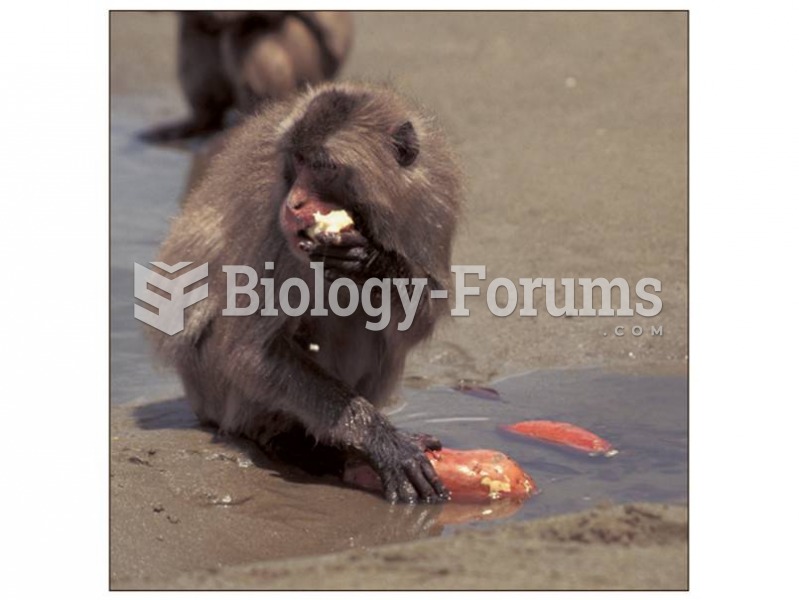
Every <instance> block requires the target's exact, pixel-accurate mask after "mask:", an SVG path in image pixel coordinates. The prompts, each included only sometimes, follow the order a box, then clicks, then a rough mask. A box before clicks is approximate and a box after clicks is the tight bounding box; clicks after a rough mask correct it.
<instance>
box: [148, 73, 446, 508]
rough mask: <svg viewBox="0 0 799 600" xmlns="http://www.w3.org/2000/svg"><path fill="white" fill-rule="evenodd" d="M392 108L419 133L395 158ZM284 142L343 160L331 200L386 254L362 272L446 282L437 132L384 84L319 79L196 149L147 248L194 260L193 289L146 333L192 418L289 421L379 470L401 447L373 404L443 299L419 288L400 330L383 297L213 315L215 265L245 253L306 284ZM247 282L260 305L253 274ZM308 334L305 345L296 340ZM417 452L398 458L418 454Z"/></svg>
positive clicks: (269, 430)
mask: <svg viewBox="0 0 799 600" xmlns="http://www.w3.org/2000/svg"><path fill="white" fill-rule="evenodd" d="M403 123H410V124H412V128H413V130H414V131H415V133H416V134H417V136H418V146H419V154H418V158H416V160H415V161H414V162H413V163H412V164H411V165H410V166H407V167H404V166H401V165H400V164H398V154H397V150H396V149H395V147H394V146H393V145H392V137H391V134H392V132H393V131H396V130H397V127H398V126H400V125H402V124H403ZM300 152H317V153H319V152H322V153H324V155H325V156H326V157H328V158H329V160H330V161H332V162H333V163H335V164H336V165H337V166H338V168H340V169H344V170H345V172H346V173H347V177H348V179H347V184H346V190H347V198H346V200H344V202H347V206H346V208H347V209H348V210H350V211H351V212H352V213H353V214H357V215H358V218H359V220H360V221H359V222H360V223H361V224H362V226H363V230H364V233H365V234H366V236H367V237H368V238H369V239H370V240H371V242H370V243H372V242H373V243H374V247H375V248H377V249H378V251H379V253H380V255H381V257H383V256H391V257H395V258H394V259H393V262H391V261H388V262H386V263H385V264H389V265H391V264H396V265H398V266H397V268H396V269H389V270H394V271H396V272H393V273H379V274H377V275H378V276H386V277H396V276H406V277H407V276H413V277H425V276H426V277H429V278H430V283H429V286H428V288H426V292H427V290H429V288H430V287H438V288H446V287H447V285H448V281H449V268H450V255H451V249H452V237H453V234H454V230H455V225H456V220H457V216H458V212H459V201H460V179H459V175H458V171H457V169H456V167H455V164H454V162H453V159H452V157H451V156H450V153H449V151H448V150H447V147H446V144H445V142H444V139H443V136H442V134H441V132H440V131H439V129H438V128H437V127H436V126H435V125H434V123H433V122H432V121H431V120H430V119H428V118H426V117H423V116H422V115H421V114H420V113H419V112H417V111H416V110H414V109H413V108H411V107H410V106H409V104H408V103H407V102H406V101H404V100H402V99H401V98H399V97H398V96H397V95H396V94H395V93H394V92H392V91H390V90H389V89H387V88H383V87H375V86H365V85H353V84H325V85H322V86H320V87H317V88H316V89H313V90H311V91H309V92H307V93H305V94H303V95H301V96H299V97H298V98H296V99H295V100H292V101H288V102H282V103H277V104H273V105H271V106H269V107H266V108H265V109H264V110H263V111H262V112H261V113H260V114H258V115H256V116H255V117H253V118H251V119H249V120H248V121H246V122H245V123H243V124H242V125H241V126H240V127H239V128H237V130H235V131H232V132H231V134H230V136H229V137H228V139H227V140H226V143H225V145H224V148H223V149H222V151H221V152H220V154H219V155H218V156H215V157H214V158H213V159H212V160H211V164H210V168H209V171H208V173H207V176H205V177H204V178H203V179H202V181H201V182H200V184H199V186H198V187H197V189H196V190H195V191H194V192H193V193H192V194H191V195H190V196H189V198H188V200H187V202H186V205H185V208H184V210H183V212H182V214H181V215H180V216H179V217H178V218H177V220H176V221H175V222H174V223H173V226H172V229H171V232H170V233H169V236H168V237H167V239H166V241H165V242H164V244H163V247H162V249H161V253H160V257H159V260H161V261H164V262H166V263H169V264H173V263H175V262H179V261H193V262H194V263H195V264H199V263H203V262H207V263H209V298H207V299H206V300H204V301H202V302H200V303H198V304H195V305H193V306H191V307H189V308H188V309H187V310H186V314H185V318H186V327H185V329H184V331H183V332H181V333H179V334H177V335H175V336H172V337H169V336H166V335H161V334H156V344H157V347H158V350H159V351H160V353H161V355H162V356H164V357H165V358H166V359H167V360H168V361H169V362H170V363H172V364H173V365H175V366H176V368H177V370H178V372H179V373H180V375H181V377H182V379H183V382H184V386H185V390H186V394H187V397H188V398H189V400H190V402H191V404H192V406H193V407H194V410H195V411H196V412H197V414H198V415H199V417H200V418H201V419H203V420H204V421H207V422H211V423H214V424H216V425H217V426H219V427H220V428H221V429H222V430H223V431H225V432H229V433H233V434H239V435H244V436H248V437H251V438H254V439H259V440H260V441H262V442H268V441H269V440H270V439H272V438H274V436H275V435H277V434H279V433H280V432H282V431H285V430H287V429H290V428H292V427H300V428H301V429H302V430H303V431H304V432H305V433H307V434H308V435H309V436H312V437H313V438H314V440H316V441H317V442H318V443H320V444H323V445H327V446H331V447H333V448H337V449H340V450H343V451H345V452H346V453H349V454H360V455H362V456H364V457H365V458H366V459H367V460H370V461H371V462H372V463H373V464H375V465H376V468H378V470H381V469H382V470H383V475H384V483H386V480H387V479H389V480H390V479H391V477H392V475H391V474H390V473H389V474H386V471H390V470H391V469H392V468H395V467H396V465H393V466H391V467H387V466H386V465H385V464H382V463H385V462H389V463H391V462H392V461H394V460H395V457H394V456H393V454H392V453H395V454H396V453H397V452H399V450H396V448H395V447H399V448H401V449H402V450H403V452H405V454H407V453H408V452H409V451H408V449H407V443H406V442H405V441H403V439H402V438H401V436H400V435H399V434H398V432H396V430H394V429H393V427H391V426H390V425H389V424H388V422H387V421H386V420H385V418H384V417H382V416H381V415H380V414H379V413H378V412H377V411H376V410H375V409H374V408H373V407H374V406H381V405H383V404H384V403H385V402H386V401H387V400H388V398H389V395H390V394H391V392H392V390H393V389H394V386H395V385H396V383H397V381H398V378H399V377H400V375H401V373H402V370H403V367H404V363H405V358H406V355H407V353H408V351H409V350H410V349H411V348H412V347H413V346H414V345H415V344H417V343H418V342H419V341H421V340H423V339H424V338H426V337H427V336H429V335H430V334H431V333H432V331H433V328H434V325H435V322H436V321H437V319H438V318H439V317H440V316H441V315H442V314H444V313H445V312H446V311H447V307H448V304H447V302H446V301H441V300H432V299H430V298H429V297H428V296H427V295H425V296H424V297H423V300H422V304H421V305H420V309H419V311H417V314H416V318H415V319H414V322H413V325H412V327H411V328H410V329H409V330H408V331H404V332H403V331H398V330H397V328H396V324H397V322H398V321H400V320H402V318H403V317H404V315H403V314H401V313H402V310H401V308H400V307H399V305H398V304H397V305H395V306H394V308H393V310H392V321H391V323H390V324H389V326H388V327H387V328H386V329H385V330H383V331H378V332H375V331H370V330H367V329H366V327H365V323H366V320H367V319H369V318H370V317H367V315H366V314H365V313H364V312H363V311H362V310H361V308H360V307H359V309H358V311H356V312H355V314H353V315H351V316H349V317H338V316H335V315H333V314H332V312H331V313H330V315H329V316H327V317H313V316H310V315H305V316H300V317H288V316H286V315H284V314H282V313H281V316H279V317H263V316H261V315H260V314H258V313H256V314H254V315H252V316H247V317H223V316H221V313H222V309H223V308H224V306H225V303H226V296H225V291H226V280H225V277H226V275H225V274H224V273H223V271H222V266H223V265H248V266H251V267H253V268H255V269H256V271H258V273H259V277H264V276H266V275H267V273H266V272H265V270H264V263H265V262H267V261H271V262H274V263H275V270H274V272H272V273H269V276H271V277H273V278H274V280H275V290H279V289H280V286H281V284H282V282H284V281H285V280H286V279H288V278H289V277H300V278H302V279H303V280H305V281H306V282H307V284H308V287H309V289H310V290H311V298H313V297H314V280H313V271H312V270H311V269H310V266H309V261H308V260H307V259H305V260H303V259H302V257H298V256H296V255H295V254H294V253H292V252H291V251H290V249H289V248H288V246H287V243H286V238H285V236H284V235H283V233H282V232H281V230H280V226H279V223H278V221H279V218H280V217H279V214H280V210H281V207H282V206H283V204H284V202H285V201H286V197H287V195H288V193H289V190H290V189H291V186H292V182H291V181H290V180H288V181H287V180H286V177H285V173H286V169H287V166H288V163H289V162H290V161H291V160H292V158H291V157H292V156H295V155H296V154H298V153H300ZM326 287H327V286H326ZM256 291H257V292H258V294H259V299H260V305H259V308H260V307H261V306H263V305H264V298H263V293H264V292H263V288H262V286H260V285H259V286H257V287H256ZM308 340H310V341H312V342H315V343H317V344H318V345H319V346H320V350H319V352H316V353H312V352H309V351H308V344H307V341H308ZM376 438H383V439H376ZM380 444H383V445H384V446H386V448H383V447H382V446H381V447H378V446H379V445H380ZM395 451H396V452H395ZM400 454H402V453H401V452H400ZM417 454H418V453H417ZM417 454H414V456H413V459H414V460H418V461H422V460H424V461H426V458H424V455H423V454H422V455H421V458H419V456H418V455H417ZM403 456H404V455H403ZM396 460H400V459H399V458H397V459H396ZM403 460H406V459H403ZM381 461H382V462H381ZM396 468H399V467H396ZM401 470H402V469H401V468H400V471H401ZM389 483H390V482H389ZM389 483H386V485H387V495H388V496H389V497H390V498H391V499H396V494H397V493H398V494H399V498H400V499H403V500H408V499H410V500H413V497H414V494H413V493H412V492H408V491H407V484H403V483H402V482H400V483H398V484H396V486H395V487H397V489H396V490H393V491H392V490H389V489H388V487H390V485H389ZM414 485H415V486H416V483H414ZM417 487H419V486H417ZM422 487H424V486H422ZM417 491H418V492H419V495H420V496H422V497H425V494H424V493H423V491H419V490H418V489H417ZM392 494H393V495H392ZM425 498H426V499H430V498H427V497H425Z"/></svg>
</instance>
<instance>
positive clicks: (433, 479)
mask: <svg viewBox="0 0 799 600" xmlns="http://www.w3.org/2000/svg"><path fill="white" fill-rule="evenodd" d="M265 359H266V361H267V363H268V364H270V365H276V366H277V368H275V369H272V370H271V374H272V377H270V378H269V379H270V381H269V383H270V384H271V385H270V387H269V389H268V390H264V385H263V384H264V382H263V381H261V383H260V385H257V386H256V387H258V388H260V389H259V391H260V393H261V394H263V393H264V392H265V391H266V392H267V393H268V394H269V397H270V410H275V409H277V410H279V411H281V412H283V413H285V414H287V415H290V416H292V417H293V418H295V419H296V420H297V421H299V422H300V423H301V424H302V425H303V426H304V427H305V428H306V430H307V431H308V432H309V433H310V434H312V435H313V436H314V437H315V438H316V439H317V440H319V442H321V443H323V444H326V445H331V446H335V447H338V448H341V449H343V450H346V451H348V452H353V453H354V454H356V455H360V456H361V457H363V458H365V459H366V460H367V461H368V462H369V463H370V464H371V465H372V466H373V467H374V468H375V470H376V471H377V472H378V473H379V474H380V477H381V479H382V482H383V490H384V494H385V496H386V498H387V499H388V500H389V501H391V502H396V501H397V500H401V501H403V502H415V501H417V500H422V501H424V502H438V501H442V500H446V499H447V498H448V492H447V490H446V488H445V487H444V485H443V484H442V483H441V480H440V479H439V478H438V475H437V474H436V472H435V469H433V466H432V465H431V464H430V461H429V460H428V459H427V457H426V456H425V454H424V451H423V448H421V447H420V444H419V443H418V441H415V440H414V439H413V438H412V437H411V436H409V435H407V434H404V433H402V432H399V431H397V429H395V428H394V427H393V426H392V425H391V423H390V422H389V421H388V419H386V417H384V416H383V415H382V414H380V412H378V411H377V409H375V407H374V406H372V404H371V403H369V401H368V400H366V399H365V398H362V397H360V396H358V395H357V394H356V393H355V392H354V391H353V390H351V389H350V388H349V387H348V386H347V385H345V384H344V383H342V382H341V381H338V380H337V379H335V378H334V377H331V376H330V375H329V374H328V373H327V372H326V371H324V369H322V368H321V367H320V366H319V365H318V364H317V363H315V362H314V361H313V360H312V359H311V358H310V357H309V356H308V355H307V353H306V352H305V350H304V349H302V348H301V347H300V346H299V345H298V344H297V343H296V342H295V341H294V340H293V339H290V338H288V337H286V336H278V337H277V338H276V339H275V340H274V341H273V342H272V343H271V344H270V345H269V346H268V347H267V348H266V356H265ZM258 372H261V371H260V370H259V371H258Z"/></svg>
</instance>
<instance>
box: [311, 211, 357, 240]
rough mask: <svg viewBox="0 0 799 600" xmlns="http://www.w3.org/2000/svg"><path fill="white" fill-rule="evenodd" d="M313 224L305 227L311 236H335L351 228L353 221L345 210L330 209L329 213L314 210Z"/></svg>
mask: <svg viewBox="0 0 799 600" xmlns="http://www.w3.org/2000/svg"><path fill="white" fill-rule="evenodd" d="M313 219H314V224H313V225H312V226H311V227H309V228H308V229H306V233H307V234H308V235H309V236H310V237H312V238H318V237H320V236H324V235H327V236H336V235H340V234H341V233H343V232H345V231H348V230H350V229H352V227H353V225H355V222H354V221H353V220H352V217H351V216H350V214H349V213H348V212H347V211H346V210H332V211H330V212H329V213H322V212H321V211H316V212H315V213H314V214H313Z"/></svg>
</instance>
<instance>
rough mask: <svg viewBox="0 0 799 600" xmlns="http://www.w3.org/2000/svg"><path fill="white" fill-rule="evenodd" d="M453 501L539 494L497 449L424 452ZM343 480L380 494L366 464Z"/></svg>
mask: <svg viewBox="0 0 799 600" xmlns="http://www.w3.org/2000/svg"><path fill="white" fill-rule="evenodd" d="M426 454H427V458H429V459H430V463H431V464H432V465H433V468H434V469H435V470H436V473H438V476H439V477H440V478H441V481H442V482H443V483H444V485H445V486H446V487H447V488H448V489H449V491H450V492H451V494H452V497H451V500H452V501H453V502H463V503H482V502H489V501H491V500H501V499H510V500H516V501H523V500H527V499H528V498H529V497H531V496H532V495H533V494H536V493H537V492H538V489H537V487H536V484H535V481H534V480H533V478H532V477H530V475H528V474H527V473H525V471H524V469H522V468H521V466H519V464H518V463H517V462H516V461H515V460H513V459H512V458H510V457H508V456H507V455H505V454H503V453H502V452H499V451H497V450H451V449H449V448H442V449H441V450H438V451H428V452H426ZM344 481H345V482H347V483H350V484H353V485H356V486H358V487H362V488H365V489H368V490H373V491H379V490H380V489H381V486H380V479H379V478H378V476H377V474H376V473H375V472H374V471H373V470H372V468H371V467H369V466H368V465H366V464H363V463H361V464H358V465H356V466H352V467H348V468H347V469H346V470H345V472H344Z"/></svg>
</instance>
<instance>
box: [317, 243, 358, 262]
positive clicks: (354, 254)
mask: <svg viewBox="0 0 799 600" xmlns="http://www.w3.org/2000/svg"><path fill="white" fill-rule="evenodd" d="M308 256H309V257H310V258H311V260H322V261H324V260H326V259H338V260H344V261H359V262H363V263H366V262H367V261H368V260H369V251H368V250H367V249H366V248H364V247H363V246H353V247H340V246H315V247H313V248H311V249H310V250H309V252H308Z"/></svg>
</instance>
